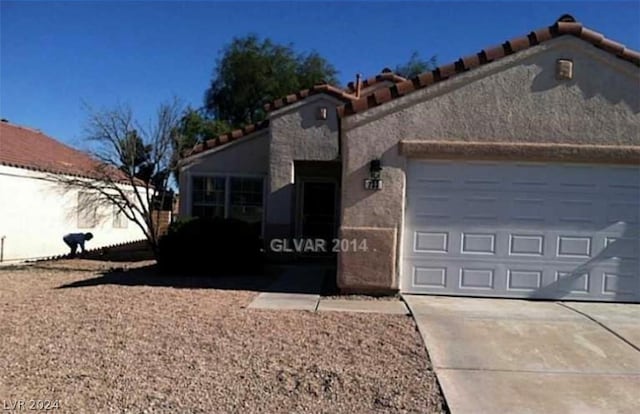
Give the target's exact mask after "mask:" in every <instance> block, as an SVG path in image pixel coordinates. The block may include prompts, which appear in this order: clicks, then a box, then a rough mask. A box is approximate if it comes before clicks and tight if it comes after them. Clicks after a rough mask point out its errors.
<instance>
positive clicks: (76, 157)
mask: <svg viewBox="0 0 640 414" xmlns="http://www.w3.org/2000/svg"><path fill="white" fill-rule="evenodd" d="M7 129H8V130H7ZM2 130H4V131H2ZM0 131H1V133H0V165H6V166H9V167H14V168H22V169H26V170H31V171H38V172H44V173H50V174H61V175H68V176H72V177H79V178H90V179H101V178H104V177H103V175H99V174H98V171H97V169H98V166H99V165H100V163H99V161H98V160H96V159H95V158H93V157H91V155H89V154H88V153H86V152H83V151H80V150H78V149H75V148H73V147H71V146H69V145H67V144H65V143H63V142H60V141H58V140H56V139H54V138H52V137H50V136H48V135H46V134H45V133H43V132H42V131H40V130H38V129H35V128H30V127H26V126H23V125H17V124H13V123H10V122H1V123H0ZM16 134H17V135H16ZM39 149H40V151H39ZM117 173H118V174H120V172H117ZM117 181H118V182H125V183H128V182H127V181H126V180H125V177H122V178H121V179H120V178H119V179H118V180H117Z"/></svg>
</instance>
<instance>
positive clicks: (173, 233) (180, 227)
mask: <svg viewBox="0 0 640 414" xmlns="http://www.w3.org/2000/svg"><path fill="white" fill-rule="evenodd" d="M261 246H262V243H261V240H260V225H259V223H258V224H248V223H245V222H242V221H239V220H234V219H221V218H214V219H203V218H189V219H181V220H178V221H176V222H174V223H172V224H171V226H170V227H169V230H168V232H167V234H166V235H164V236H163V237H162V238H161V239H160V242H159V254H158V264H159V265H160V268H161V269H162V270H164V271H166V272H170V273H186V274H203V275H221V274H234V273H243V272H249V271H255V270H257V269H258V268H259V266H260V265H261V262H262V260H261V251H260V248H261Z"/></svg>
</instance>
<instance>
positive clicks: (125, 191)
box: [50, 99, 181, 253]
mask: <svg viewBox="0 0 640 414" xmlns="http://www.w3.org/2000/svg"><path fill="white" fill-rule="evenodd" d="M85 108H86V109H87V111H88V116H87V125H86V138H87V141H88V142H90V143H91V144H92V145H91V151H90V153H91V155H92V157H93V158H94V160H95V164H94V165H93V167H92V168H91V170H90V171H84V172H82V175H83V176H81V177H80V176H79V177H73V176H68V175H51V177H50V178H51V179H53V180H55V181H57V182H58V183H60V184H61V185H62V186H63V187H64V188H65V189H66V190H67V191H69V190H79V191H85V192H87V193H90V194H92V201H91V202H90V204H95V205H102V206H104V205H111V206H114V207H115V208H116V209H117V211H119V212H122V214H124V216H125V217H126V218H127V219H128V220H130V221H132V222H133V223H135V224H136V225H137V226H138V227H139V228H140V229H141V231H142V233H143V234H144V235H145V237H146V238H147V240H148V242H149V245H150V246H151V248H152V249H153V251H154V252H155V253H157V247H158V229H157V228H156V226H157V223H158V222H157V220H154V217H153V211H154V206H155V204H156V203H157V202H158V200H159V202H160V206H161V207H162V206H163V205H164V201H165V197H166V194H167V191H168V188H167V186H168V180H169V177H170V176H171V172H172V171H173V170H174V169H175V168H176V162H175V156H174V154H173V148H174V147H175V145H174V142H173V140H175V139H176V136H175V131H176V130H177V128H178V125H179V122H180V115H181V109H180V105H179V103H178V101H177V100H176V99H174V100H173V101H172V102H169V103H164V104H162V105H160V106H159V108H158V111H157V114H156V117H155V119H153V120H152V121H150V122H149V123H148V126H147V127H142V125H141V124H140V123H139V122H137V121H136V120H135V118H134V116H133V111H132V110H131V108H130V107H128V106H124V105H119V106H117V107H115V108H113V109H108V110H101V111H95V110H93V109H92V108H91V107H89V106H88V105H85Z"/></svg>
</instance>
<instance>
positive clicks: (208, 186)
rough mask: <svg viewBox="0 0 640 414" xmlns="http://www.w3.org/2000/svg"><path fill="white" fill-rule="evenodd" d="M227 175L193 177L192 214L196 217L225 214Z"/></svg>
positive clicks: (222, 215)
mask: <svg viewBox="0 0 640 414" xmlns="http://www.w3.org/2000/svg"><path fill="white" fill-rule="evenodd" d="M225 187H226V179H225V177H193V181H192V187H191V188H192V191H191V197H192V199H191V215H192V216H194V217H209V218H212V217H224V216H225V208H224V207H225Z"/></svg>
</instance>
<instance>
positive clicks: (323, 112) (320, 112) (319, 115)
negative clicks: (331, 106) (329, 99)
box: [316, 106, 328, 121]
mask: <svg viewBox="0 0 640 414" xmlns="http://www.w3.org/2000/svg"><path fill="white" fill-rule="evenodd" d="M327 114H328V111H327V107H326V106H320V107H318V109H317V111H316V119H317V120H318V121H325V120H326V119H327Z"/></svg>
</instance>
